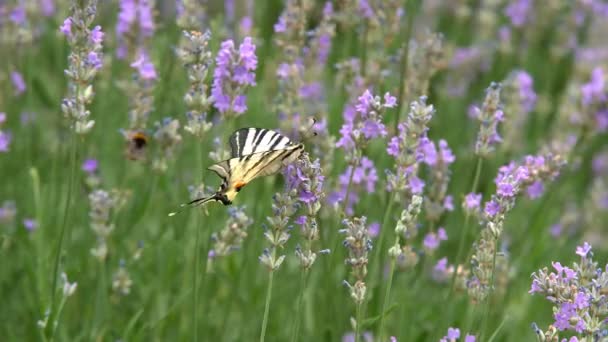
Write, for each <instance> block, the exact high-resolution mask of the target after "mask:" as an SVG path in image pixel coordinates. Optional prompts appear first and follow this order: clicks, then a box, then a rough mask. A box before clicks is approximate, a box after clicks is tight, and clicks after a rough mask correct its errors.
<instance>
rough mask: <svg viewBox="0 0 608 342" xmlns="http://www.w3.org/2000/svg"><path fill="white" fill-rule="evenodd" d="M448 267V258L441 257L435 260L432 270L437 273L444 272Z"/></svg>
mask: <svg viewBox="0 0 608 342" xmlns="http://www.w3.org/2000/svg"><path fill="white" fill-rule="evenodd" d="M447 269H448V258H446V257H443V258H441V259H439V261H437V264H435V267H433V270H434V271H435V272H437V273H445V272H446V271H447Z"/></svg>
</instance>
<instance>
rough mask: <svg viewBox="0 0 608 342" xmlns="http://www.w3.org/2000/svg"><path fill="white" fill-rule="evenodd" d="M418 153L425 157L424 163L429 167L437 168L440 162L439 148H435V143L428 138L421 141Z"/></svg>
mask: <svg viewBox="0 0 608 342" xmlns="http://www.w3.org/2000/svg"><path fill="white" fill-rule="evenodd" d="M418 153H419V155H422V156H423V159H422V161H423V162H424V163H425V164H427V165H429V166H435V165H437V162H438V155H437V148H436V147H435V143H434V142H432V141H431V140H429V139H428V138H426V137H423V138H421V139H420V144H419V145H418Z"/></svg>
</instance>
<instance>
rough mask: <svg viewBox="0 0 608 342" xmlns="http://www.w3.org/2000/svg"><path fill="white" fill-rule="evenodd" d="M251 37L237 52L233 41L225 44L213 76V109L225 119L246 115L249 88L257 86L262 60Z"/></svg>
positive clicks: (227, 41)
mask: <svg viewBox="0 0 608 342" xmlns="http://www.w3.org/2000/svg"><path fill="white" fill-rule="evenodd" d="M255 48H256V47H255V45H254V44H253V41H252V39H251V37H245V39H244V40H243V43H241V45H240V46H239V48H238V50H237V49H236V47H235V45H234V42H233V41H232V40H230V39H229V40H225V41H223V42H222V45H221V48H220V51H219V52H218V54H217V57H216V60H215V62H216V67H215V71H214V72H213V86H212V88H211V95H213V101H214V103H213V106H214V107H215V108H216V109H217V110H219V111H220V113H222V114H223V115H224V116H225V117H231V116H234V115H240V114H243V113H244V112H245V111H246V110H247V103H246V101H247V97H246V96H245V95H244V92H245V90H247V88H248V87H250V86H254V85H256V83H255V70H256V68H257V65H258V58H257V56H256V55H255Z"/></svg>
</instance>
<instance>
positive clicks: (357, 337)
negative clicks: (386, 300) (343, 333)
mask: <svg viewBox="0 0 608 342" xmlns="http://www.w3.org/2000/svg"><path fill="white" fill-rule="evenodd" d="M356 315H357V323H356V325H355V342H359V341H361V303H358V304H357V314H356Z"/></svg>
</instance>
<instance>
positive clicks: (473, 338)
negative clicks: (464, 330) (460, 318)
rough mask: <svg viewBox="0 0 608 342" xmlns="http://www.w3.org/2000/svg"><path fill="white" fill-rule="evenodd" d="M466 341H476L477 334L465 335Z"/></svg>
mask: <svg viewBox="0 0 608 342" xmlns="http://www.w3.org/2000/svg"><path fill="white" fill-rule="evenodd" d="M464 342H475V335H469V334H467V336H465V337H464Z"/></svg>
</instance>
